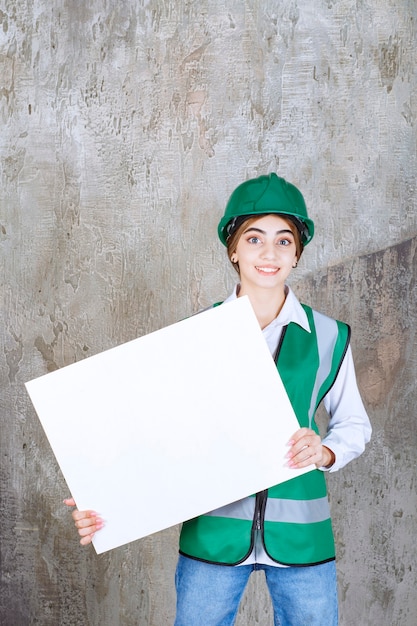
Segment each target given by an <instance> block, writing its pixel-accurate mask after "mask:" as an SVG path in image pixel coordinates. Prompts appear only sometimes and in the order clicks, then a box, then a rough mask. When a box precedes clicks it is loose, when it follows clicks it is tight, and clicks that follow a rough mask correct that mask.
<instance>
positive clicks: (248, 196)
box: [217, 173, 314, 245]
mask: <svg viewBox="0 0 417 626" xmlns="http://www.w3.org/2000/svg"><path fill="white" fill-rule="evenodd" d="M269 213H279V214H280V215H288V216H289V217H291V218H293V221H294V222H295V223H296V225H297V227H298V230H299V231H300V234H301V241H302V243H303V245H307V244H308V243H309V242H310V241H311V240H312V238H313V235H314V222H313V221H312V220H311V219H310V218H309V217H308V214H307V207H306V204H305V202H304V198H303V196H302V194H301V192H300V191H299V190H298V189H297V187H295V186H294V185H292V184H291V183H287V181H286V180H284V178H280V177H279V176H277V175H276V174H275V173H272V174H269V175H267V176H259V178H252V179H250V180H247V181H246V182H244V183H242V184H241V185H239V186H238V187H237V188H236V189H235V190H234V192H233V193H232V195H231V196H230V198H229V201H228V203H227V205H226V210H225V212H224V215H223V217H222V219H221V220H220V223H219V226H218V229H217V231H218V234H219V237H220V241H221V242H222V243H223V244H224V245H227V239H228V238H229V236H230V235H231V234H232V232H233V231H234V230H235V228H236V220H237V218H239V217H243V216H247V217H250V216H252V215H266V214H269Z"/></svg>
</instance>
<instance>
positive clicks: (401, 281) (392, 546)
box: [295, 236, 417, 626]
mask: <svg viewBox="0 0 417 626" xmlns="http://www.w3.org/2000/svg"><path fill="white" fill-rule="evenodd" d="M416 251H417V236H414V237H412V238H411V239H408V240H406V241H403V242H401V243H399V244H397V245H395V246H392V247H390V248H387V249H385V250H381V251H379V252H374V253H371V254H368V255H364V256H361V257H357V258H354V259H352V260H350V261H345V262H344V263H341V264H340V265H337V266H335V267H330V268H327V269H326V270H323V271H322V272H319V273H317V274H316V275H315V276H313V277H309V278H308V279H306V280H303V281H301V282H299V283H298V284H297V285H296V287H295V289H296V291H297V293H298V295H299V296H300V297H301V300H304V301H305V302H307V303H309V304H311V305H312V306H313V307H315V308H316V309H318V310H322V311H325V312H326V313H328V314H329V315H332V316H334V317H336V318H338V319H341V320H343V321H347V322H348V323H349V324H351V326H352V350H353V354H354V359H355V366H356V370H357V377H358V384H359V387H360V389H361V393H362V397H363V400H364V403H365V405H366V407H367V409H368V412H369V416H370V419H371V422H372V426H373V436H372V440H371V443H370V444H369V446H368V448H367V450H366V451H365V453H364V455H363V456H362V457H360V458H359V459H357V460H356V461H354V462H353V463H352V464H350V465H348V466H347V467H345V468H344V469H343V470H341V472H340V473H336V474H333V475H329V477H328V482H329V491H330V497H331V506H332V514H333V523H334V530H335V536H336V542H337V554H338V571H339V587H340V594H341V623H342V624H359V623H361V624H364V623H367V624H386V625H390V626H391V625H392V624H402V625H410V626H411V625H412V624H416V623H417V598H416V596H415V591H414V589H415V572H414V569H415V563H416V561H417V549H416V546H415V540H414V537H415V512H416V510H417V490H416V483H415V468H416V465H417V452H416V449H417V448H416V441H417V408H416V407H417V384H416V380H417V349H416V348H417V345H416V344H417V341H416V339H417V333H416V327H417V259H416ZM365 616H366V619H365ZM364 620H365V621H364Z"/></svg>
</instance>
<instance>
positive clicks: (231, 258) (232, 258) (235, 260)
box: [230, 254, 237, 263]
mask: <svg viewBox="0 0 417 626" xmlns="http://www.w3.org/2000/svg"><path fill="white" fill-rule="evenodd" d="M230 260H231V262H232V263H237V258H236V256H235V255H234V254H233V255H232V256H231V257H230Z"/></svg>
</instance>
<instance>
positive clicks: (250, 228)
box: [243, 226, 294, 235]
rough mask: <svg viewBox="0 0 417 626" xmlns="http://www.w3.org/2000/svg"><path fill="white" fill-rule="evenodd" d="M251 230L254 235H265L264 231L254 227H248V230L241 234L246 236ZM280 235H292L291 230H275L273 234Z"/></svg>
mask: <svg viewBox="0 0 417 626" xmlns="http://www.w3.org/2000/svg"><path fill="white" fill-rule="evenodd" d="M251 230H253V231H255V232H256V233H261V235H266V234H267V233H266V231H265V230H262V229H261V228H256V227H255V226H249V228H248V229H247V230H245V231H244V232H243V234H244V235H246V233H250V231H251ZM282 233H289V234H290V235H293V234H294V233H293V232H292V230H290V229H289V228H284V229H283V230H277V232H276V233H275V234H276V235H282Z"/></svg>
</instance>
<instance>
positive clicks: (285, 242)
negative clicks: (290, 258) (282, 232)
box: [278, 239, 291, 246]
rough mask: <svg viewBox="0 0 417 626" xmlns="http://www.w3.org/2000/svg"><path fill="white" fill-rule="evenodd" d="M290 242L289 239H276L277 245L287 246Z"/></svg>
mask: <svg viewBox="0 0 417 626" xmlns="http://www.w3.org/2000/svg"><path fill="white" fill-rule="evenodd" d="M290 244H291V241H290V240H289V239H280V240H279V241H278V245H279V246H289V245H290Z"/></svg>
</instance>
